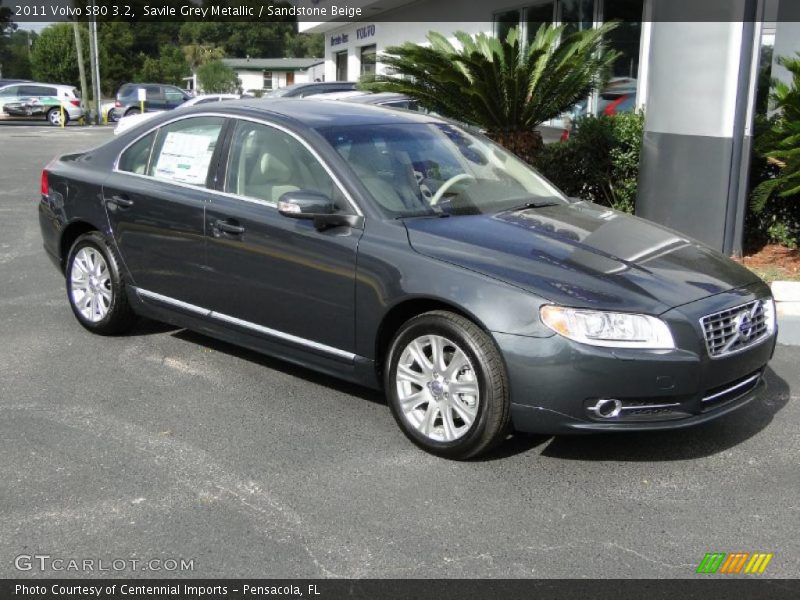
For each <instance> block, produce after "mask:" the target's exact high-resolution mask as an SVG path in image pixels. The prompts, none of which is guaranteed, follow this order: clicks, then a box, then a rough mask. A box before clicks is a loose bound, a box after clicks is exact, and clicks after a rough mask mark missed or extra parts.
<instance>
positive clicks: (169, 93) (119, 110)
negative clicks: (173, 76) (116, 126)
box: [110, 83, 191, 121]
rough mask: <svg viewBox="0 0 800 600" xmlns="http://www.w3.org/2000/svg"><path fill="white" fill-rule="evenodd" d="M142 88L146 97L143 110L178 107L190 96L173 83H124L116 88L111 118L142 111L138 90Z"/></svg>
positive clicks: (116, 119)
mask: <svg viewBox="0 0 800 600" xmlns="http://www.w3.org/2000/svg"><path fill="white" fill-rule="evenodd" d="M140 89H144V91H145V95H146V99H145V101H144V111H145V112H151V111H165V110H172V109H173V108H177V107H179V106H180V105H181V104H183V103H184V102H186V101H187V100H189V99H190V98H191V96H190V95H189V94H187V93H186V92H184V91H183V90H182V89H180V88H179V87H176V86H174V85H164V84H163V83H124V84H122V85H121V86H120V88H119V90H117V100H116V102H115V103H114V110H113V111H112V113H110V114H112V115H113V116H112V120H115V121H118V120H119V119H121V118H122V117H126V116H128V115H132V114H136V113H140V112H142V103H141V102H140V101H139V90H140Z"/></svg>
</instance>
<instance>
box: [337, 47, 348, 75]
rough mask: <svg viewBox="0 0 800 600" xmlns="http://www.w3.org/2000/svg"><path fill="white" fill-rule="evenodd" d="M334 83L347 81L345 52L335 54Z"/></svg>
mask: <svg viewBox="0 0 800 600" xmlns="http://www.w3.org/2000/svg"><path fill="white" fill-rule="evenodd" d="M336 81H347V50H345V51H344V52H337V53H336Z"/></svg>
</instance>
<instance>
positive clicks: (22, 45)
mask: <svg viewBox="0 0 800 600" xmlns="http://www.w3.org/2000/svg"><path fill="white" fill-rule="evenodd" d="M2 41H5V48H4V49H0V65H2V67H3V77H5V78H13V79H30V78H31V77H32V75H31V44H33V43H34V42H35V41H36V33H35V32H33V31H23V30H21V29H17V30H16V31H11V32H10V33H7V34H6V38H5V40H2Z"/></svg>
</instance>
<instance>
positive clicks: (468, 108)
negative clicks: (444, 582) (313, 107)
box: [363, 23, 617, 132]
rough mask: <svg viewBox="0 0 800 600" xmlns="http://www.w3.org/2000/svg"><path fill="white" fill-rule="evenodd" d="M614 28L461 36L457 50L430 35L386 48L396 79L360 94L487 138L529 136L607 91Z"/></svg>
mask: <svg viewBox="0 0 800 600" xmlns="http://www.w3.org/2000/svg"><path fill="white" fill-rule="evenodd" d="M615 26H616V24H614V23H609V24H606V25H603V26H602V27H600V28H598V29H595V30H589V31H583V32H577V33H573V34H570V35H566V33H565V28H564V27H563V26H547V25H543V26H542V27H541V28H540V29H539V31H538V32H537V33H536V35H535V36H534V38H533V40H531V42H530V43H528V41H527V40H524V39H522V37H521V36H520V32H519V30H518V29H516V28H514V29H511V30H510V31H509V33H508V35H507V36H506V37H505V39H498V38H496V37H494V36H490V35H487V34H477V35H469V34H467V33H464V32H456V33H455V34H454V35H453V38H454V39H455V42H456V43H453V42H451V41H450V40H448V39H447V38H445V37H444V36H443V35H442V34H440V33H436V32H431V33H429V34H428V45H425V46H423V45H418V44H411V43H406V44H403V45H402V46H394V47H391V48H387V49H386V52H385V54H383V55H382V56H381V57H380V60H381V62H383V63H384V64H385V65H387V67H388V68H389V70H390V72H391V75H378V76H377V77H375V79H374V80H373V81H370V82H368V83H365V84H364V85H363V87H364V88H366V89H369V90H374V91H391V92H400V93H403V94H407V95H409V96H411V97H413V98H415V99H416V100H417V101H418V102H419V103H420V104H421V105H422V106H424V107H425V108H427V109H429V110H433V111H435V112H438V113H440V114H442V115H444V116H447V117H452V118H455V119H458V120H461V121H466V122H470V123H473V124H475V125H477V126H480V127H483V128H485V129H487V130H490V131H509V132H511V131H529V130H531V129H533V128H534V127H536V126H537V125H540V124H541V123H542V122H544V121H546V120H548V119H552V118H554V117H557V116H559V115H560V114H561V113H563V112H564V111H566V110H568V109H569V108H570V107H571V106H573V105H574V104H576V103H577V102H579V101H580V100H582V99H584V98H585V97H587V96H588V95H589V94H590V93H591V91H592V90H594V89H597V87H598V86H600V85H602V83H603V82H604V81H605V79H606V77H607V73H608V71H609V67H610V66H611V64H613V62H614V61H615V60H616V58H617V54H616V53H615V52H612V51H610V50H608V48H607V47H606V44H605V38H606V36H607V34H608V32H609V31H610V30H611V29H613V28H614V27H615Z"/></svg>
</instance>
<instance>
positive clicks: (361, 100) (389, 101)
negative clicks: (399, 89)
mask: <svg viewBox="0 0 800 600" xmlns="http://www.w3.org/2000/svg"><path fill="white" fill-rule="evenodd" d="M343 100H344V101H345V102H353V103H354V104H369V105H372V106H383V107H384V108H402V109H404V110H414V111H418V112H426V111H425V109H423V108H422V107H420V105H419V103H418V102H417V101H416V100H414V99H413V98H411V97H409V96H406V95H405V94H396V93H393V92H381V93H378V94H364V95H361V96H351V97H349V98H343Z"/></svg>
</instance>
